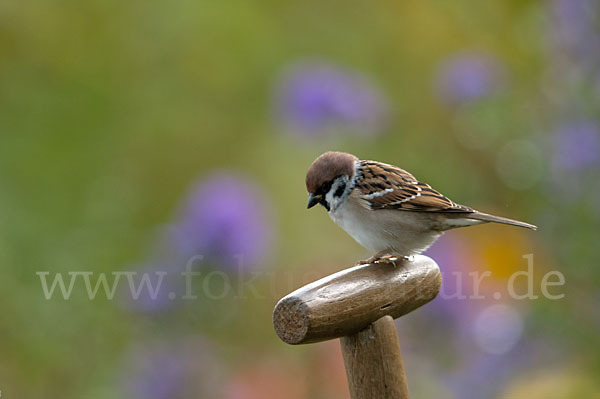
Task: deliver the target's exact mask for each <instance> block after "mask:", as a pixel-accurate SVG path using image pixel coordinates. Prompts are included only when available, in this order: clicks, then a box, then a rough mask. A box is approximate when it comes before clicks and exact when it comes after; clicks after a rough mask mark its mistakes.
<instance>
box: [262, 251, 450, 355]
mask: <svg viewBox="0 0 600 399" xmlns="http://www.w3.org/2000/svg"><path fill="white" fill-rule="evenodd" d="M441 282H442V278H441V274H440V270H439V268H438V266H437V264H436V263H435V262H434V261H433V260H432V259H430V258H428V257H426V256H423V255H418V256H415V257H414V260H412V261H407V260H401V261H398V262H396V266H394V265H393V264H391V263H380V264H371V265H361V266H355V267H352V268H350V269H346V270H342V271H340V272H338V273H335V274H332V275H330V276H327V277H325V278H322V279H320V280H317V281H315V282H313V283H311V284H308V285H306V286H304V287H302V288H300V289H298V290H296V291H294V292H292V293H291V294H289V295H287V296H285V297H284V298H282V299H281V300H280V301H279V302H278V303H277V305H276V306H275V309H274V310H273V325H274V327H275V331H276V332H277V335H278V336H279V337H280V338H281V339H282V340H283V341H284V342H286V343H288V344H306V343H312V342H319V341H324V340H328V339H333V338H339V337H342V336H345V335H352V334H355V333H357V332H359V331H361V330H363V329H365V328H367V327H368V326H369V325H370V324H371V323H373V322H374V321H376V320H378V319H380V318H381V317H383V316H386V315H389V316H391V317H392V318H394V319H395V318H398V317H400V316H402V315H404V314H406V313H409V312H411V311H413V310H414V309H417V308H418V307H420V306H422V305H424V304H426V303H427V302H429V301H431V300H432V299H433V298H435V296H436V295H437V293H438V292H439V290H440V286H441Z"/></svg>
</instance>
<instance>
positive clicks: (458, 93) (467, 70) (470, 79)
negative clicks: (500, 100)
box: [436, 53, 504, 104]
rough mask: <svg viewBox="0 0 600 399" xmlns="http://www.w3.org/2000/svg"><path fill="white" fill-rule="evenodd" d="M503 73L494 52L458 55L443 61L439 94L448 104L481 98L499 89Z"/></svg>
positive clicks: (437, 81) (437, 86)
mask: <svg viewBox="0 0 600 399" xmlns="http://www.w3.org/2000/svg"><path fill="white" fill-rule="evenodd" d="M503 72H504V71H503V70H502V67H501V66H500V64H499V63H498V61H497V60H496V59H495V58H493V57H492V56H490V55H487V54H483V53H461V54H457V55H455V56H453V57H451V58H448V59H446V60H445V61H443V62H442V64H441V65H440V67H439V69H438V72H437V77H436V90H437V94H438V97H439V98H440V100H441V101H442V102H444V103H448V104H461V103H465V102H470V101H475V100H480V99H482V98H485V97H487V96H490V95H492V94H494V93H496V92H497V91H498V89H499V88H500V86H501V83H502V80H503Z"/></svg>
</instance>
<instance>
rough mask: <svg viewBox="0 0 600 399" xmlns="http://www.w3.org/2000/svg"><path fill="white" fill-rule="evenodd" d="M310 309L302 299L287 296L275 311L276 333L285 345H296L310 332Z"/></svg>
mask: <svg viewBox="0 0 600 399" xmlns="http://www.w3.org/2000/svg"><path fill="white" fill-rule="evenodd" d="M308 325H309V319H308V307H307V306H306V304H305V303H304V301H303V300H301V299H300V298H296V297H294V296H286V297H284V298H282V299H281V300H280V301H279V302H278V303H277V305H275V309H273V326H274V327H275V332H276V333H277V335H278V336H279V338H281V340H282V341H283V342H285V343H288V344H291V345H296V344H299V343H300V342H302V340H304V338H305V337H306V333H307V332H308Z"/></svg>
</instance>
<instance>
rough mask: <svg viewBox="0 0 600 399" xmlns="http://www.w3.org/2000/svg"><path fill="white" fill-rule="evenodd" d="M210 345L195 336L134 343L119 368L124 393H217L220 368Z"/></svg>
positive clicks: (163, 396) (146, 396)
mask: <svg viewBox="0 0 600 399" xmlns="http://www.w3.org/2000/svg"><path fill="white" fill-rule="evenodd" d="M210 349H211V348H210V347H209V346H208V345H207V344H206V342H204V341H202V340H198V339H197V338H194V339H186V338H184V339H182V338H181V337H175V338H173V342H169V343H165V342H159V341H150V342H144V343H139V344H137V345H136V346H134V347H132V348H131V349H130V350H129V351H128V352H127V353H126V356H125V358H124V364H123V369H122V370H121V371H120V375H121V376H122V382H123V390H124V391H125V392H126V393H127V395H126V397H129V398H132V399H138V398H139V399H171V398H183V397H219V396H220V395H219V392H218V390H219V388H218V387H219V386H220V384H219V382H218V380H219V379H220V378H221V375H220V373H221V370H220V366H219V364H218V363H217V359H215V357H214V355H213V354H212V353H211V350H210Z"/></svg>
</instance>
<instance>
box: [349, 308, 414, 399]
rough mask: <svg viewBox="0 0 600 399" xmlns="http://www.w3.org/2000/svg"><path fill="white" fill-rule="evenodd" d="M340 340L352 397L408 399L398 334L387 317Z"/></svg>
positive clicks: (356, 398) (353, 398)
mask: <svg viewBox="0 0 600 399" xmlns="http://www.w3.org/2000/svg"><path fill="white" fill-rule="evenodd" d="M340 342H341V345H342V355H343V356H344V365H345V366H346V376H347V377H348V387H349V388H350V397H351V398H352V399H367V398H386V399H408V386H407V384H406V374H405V371H404V365H403V363H402V355H401V353H400V344H399V343H398V333H397V332H396V325H395V324H394V320H393V319H392V318H391V317H390V316H384V317H382V318H381V319H379V320H377V321H376V322H374V323H373V324H371V325H369V327H367V328H366V329H364V330H362V331H360V332H358V333H356V334H352V335H349V336H347V337H342V338H340Z"/></svg>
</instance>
